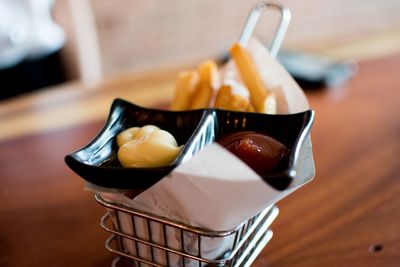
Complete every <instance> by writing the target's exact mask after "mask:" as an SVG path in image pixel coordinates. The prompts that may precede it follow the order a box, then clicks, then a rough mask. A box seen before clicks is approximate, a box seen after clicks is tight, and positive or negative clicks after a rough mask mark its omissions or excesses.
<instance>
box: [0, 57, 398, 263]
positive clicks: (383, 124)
mask: <svg viewBox="0 0 400 267" xmlns="http://www.w3.org/2000/svg"><path fill="white" fill-rule="evenodd" d="M399 69H400V56H393V57H388V58H384V59H380V60H371V61H366V62H362V63H361V64H360V72H359V74H358V75H357V76H356V77H355V78H354V79H353V80H352V81H350V82H349V83H348V84H346V85H344V86H342V87H339V88H335V89H327V90H325V89H321V90H314V91H307V94H308V97H309V100H310V104H311V107H312V108H313V109H314V110H315V111H316V120H315V124H314V126H313V130H312V140H313V149H314V158H315V163H316V170H317V175H316V177H315V179H314V181H313V182H311V183H310V184H308V185H306V186H305V187H303V188H302V189H300V190H298V191H296V192H295V193H293V194H292V195H290V196H289V197H287V198H285V199H284V200H282V201H280V202H279V203H278V206H279V208H280V215H279V216H278V218H277V220H276V221H275V222H274V223H273V225H272V229H273V231H274V237H273V239H272V241H271V243H269V244H268V245H267V247H266V248H265V249H264V250H263V252H262V253H261V255H260V256H259V257H258V258H257V260H256V262H255V263H254V264H253V265H252V266H255V267H265V266H270V267H274V266H279V267H281V266H296V267H298V266H300V267H301V266H307V267H313V266H326V267H330V266H335V267H336V266H355V267H358V266H360V267H361V266H362V267H364V266H385V267H386V266H389V267H390V266H398V265H399V262H400V231H399V229H400V198H399V195H400V164H399V160H398V155H399V153H400V143H399V141H398V137H399V135H400V116H399V112H398V110H399V107H398V100H399V99H400V91H399V88H400V79H399V77H398V70H399ZM121 86H122V85H121ZM122 87H123V86H122ZM101 94H103V93H102V92H101V90H100V91H97V94H93V95H92V94H89V95H90V97H89V96H88V95H87V94H86V93H84V92H83V93H82V95H81V96H79V94H76V95H74V96H73V99H74V102H79V101H86V100H87V99H91V101H93V102H96V101H95V100H96V99H101V98H96V97H97V96H98V95H101ZM149 94H150V96H152V101H153V102H151V101H150V100H149V102H148V103H149V104H151V103H152V105H158V103H161V102H162V101H166V99H165V95H162V94H160V95H158V96H154V95H152V93H149ZM143 95H146V94H143ZM148 97H149V96H148ZM85 99H86V100H85ZM43 101H44V103H42V105H43V106H42V108H44V109H45V110H46V109H48V108H49V106H53V105H56V104H55V103H59V105H60V106H61V107H62V101H61V102H57V101H60V100H57V98H55V100H54V101H55V102H52V101H51V97H49V98H48V99H46V100H43ZM37 108H38V109H40V108H41V105H38V106H37ZM60 109H62V108H60ZM30 111H31V109H30V106H26V107H25V108H24V107H23V106H18V108H15V109H14V110H13V111H10V112H9V113H6V112H5V113H3V115H1V114H0V119H1V120H3V118H4V117H8V118H12V117H13V112H16V113H18V114H19V116H22V115H24V114H25V113H29V112H30ZM1 116H3V118H2V117H1ZM103 121H104V120H103V119H96V120H95V121H92V122H89V121H86V122H82V123H81V124H78V125H74V126H69V127H64V128H63V127H62V128H58V129H53V128H49V129H47V130H46V131H41V132H35V131H34V132H33V133H31V134H26V135H24V136H19V137H15V138H8V139H3V140H2V141H0V151H1V154H0V177H1V179H0V250H1V253H0V266H2V267H3V266H5V267H9V266H10V267H11V266H19V267H24V266H60V267H63V266H90V267H94V266H110V263H111V260H112V258H113V256H112V255H111V254H109V253H108V252H106V250H105V249H104V247H103V243H104V240H105V238H106V237H107V236H108V234H106V233H105V232H104V231H103V230H102V229H101V228H100V226H99V225H98V222H99V219H100V216H101V215H102V214H103V213H104V209H103V208H102V207H101V206H99V205H98V204H97V203H96V202H95V200H94V199H93V194H92V193H90V192H85V191H83V182H82V180H81V179H80V178H79V177H78V176H77V175H76V174H74V173H73V172H72V171H71V170H69V169H68V168H67V166H66V165H65V164H64V161H63V157H64V156H65V155H66V154H67V153H70V152H72V151H73V150H76V149H78V148H79V147H80V146H82V145H84V144H86V143H88V142H89V141H90V140H91V139H92V138H93V137H94V135H95V134H96V133H97V131H98V130H99V129H100V128H101V125H102V123H103ZM0 122H2V121H0ZM371 245H372V246H373V245H375V247H377V248H379V246H381V250H379V249H378V251H376V252H370V249H371ZM377 245H379V246H377Z"/></svg>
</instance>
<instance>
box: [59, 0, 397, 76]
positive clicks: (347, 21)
mask: <svg viewBox="0 0 400 267" xmlns="http://www.w3.org/2000/svg"><path fill="white" fill-rule="evenodd" d="M71 1H74V0H69V1H68V0H59V3H58V5H59V6H61V8H60V7H59V8H58V10H62V12H60V11H58V16H59V17H60V18H61V19H60V20H61V21H62V24H63V25H64V27H65V28H67V33H68V34H69V36H70V39H69V42H68V43H67V46H66V48H65V51H67V52H66V55H67V56H66V58H68V59H69V60H67V61H69V62H67V64H69V69H70V75H71V77H79V75H81V74H80V73H79V71H77V68H76V64H77V63H76V60H74V58H73V57H74V55H76V53H75V51H76V47H75V48H74V42H76V38H75V37H76V36H75V37H74V30H73V27H71V22H70V19H71V18H70V17H69V15H68V12H66V11H67V10H69V9H68V2H71ZM78 1H81V0H78ZM82 1H87V2H88V3H89V5H90V7H91V12H92V15H93V18H94V19H93V23H94V25H95V28H96V29H97V39H98V41H99V46H98V50H99V59H100V60H99V62H100V64H101V72H102V75H110V74H114V73H119V72H126V71H146V70H151V69H155V68H156V69H158V68H163V67H166V66H179V65H182V64H184V65H185V64H191V63H193V62H196V61H198V60H200V59H204V58H207V57H218V56H221V55H222V54H224V53H225V52H226V50H227V48H228V47H229V46H230V45H231V44H232V42H234V41H236V40H237V38H238V36H239V34H240V32H241V29H242V26H243V24H244V22H245V20H246V18H247V15H248V13H249V11H250V9H251V7H252V6H253V5H254V4H255V3H256V2H258V1H250V0H249V1H244V0H218V1H211V0H203V1H184V0H168V1H155V0H146V1H139V0H113V1H109V0H82ZM279 2H280V3H282V4H284V5H286V6H287V7H289V8H290V9H291V11H292V23H291V26H290V27H289V31H288V34H287V36H286V39H285V41H284V47H285V48H287V49H288V48H290V49H296V50H306V51H314V52H324V51H329V50H330V49H332V48H334V47H338V46H341V45H342V44H345V43H349V42H363V40H367V37H368V36H371V35H383V34H386V33H387V32H390V33H391V34H393V32H397V33H399V34H400V15H399V14H400V1H398V0H385V1H379V0H323V1H318V0H297V1H290V0H280V1H279ZM269 14H270V15H269V16H268V17H267V16H264V17H263V20H262V21H261V23H260V25H259V27H258V29H257V32H258V35H259V36H260V37H262V39H264V40H265V41H266V42H267V41H268V39H269V38H270V36H271V35H272V31H273V30H272V29H273V28H274V26H275V25H276V24H275V22H276V21H277V19H278V16H277V15H276V14H275V13H273V12H271V13H269ZM80 16H82V14H81V15H80ZM89 47H90V46H89ZM88 49H89V48H88ZM88 60H90V59H88ZM82 71H84V70H82Z"/></svg>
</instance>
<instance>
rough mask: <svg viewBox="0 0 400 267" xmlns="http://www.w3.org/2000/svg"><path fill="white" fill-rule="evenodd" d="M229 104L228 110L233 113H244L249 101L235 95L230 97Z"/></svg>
mask: <svg viewBox="0 0 400 267" xmlns="http://www.w3.org/2000/svg"><path fill="white" fill-rule="evenodd" d="M230 102H231V104H230V108H229V110H233V111H246V110H247V108H248V106H249V103H250V101H249V99H247V98H244V97H243V96H241V95H237V94H233V95H232V97H231V101H230Z"/></svg>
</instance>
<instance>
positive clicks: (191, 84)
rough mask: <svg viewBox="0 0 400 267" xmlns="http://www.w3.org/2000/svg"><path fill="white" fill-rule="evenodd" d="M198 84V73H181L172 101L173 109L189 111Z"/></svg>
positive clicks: (176, 82)
mask: <svg viewBox="0 0 400 267" xmlns="http://www.w3.org/2000/svg"><path fill="white" fill-rule="evenodd" d="M198 83H199V75H198V73H197V72H196V71H182V72H180V73H179V74H178V77H177V78H176V81H175V95H174V98H173V99H172V104H171V109H172V110H186V109H188V108H189V107H190V102H191V99H192V97H193V93H194V91H195V89H196V88H197V85H198Z"/></svg>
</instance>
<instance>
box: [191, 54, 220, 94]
mask: <svg viewBox="0 0 400 267" xmlns="http://www.w3.org/2000/svg"><path fill="white" fill-rule="evenodd" d="M197 71H198V72H199V76H200V80H201V81H205V82H208V84H210V85H211V87H212V88H213V89H217V88H218V87H219V85H220V78H219V73H218V66H217V63H215V61H213V60H205V61H203V62H202V63H201V64H200V65H199V66H198V67H197Z"/></svg>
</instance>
